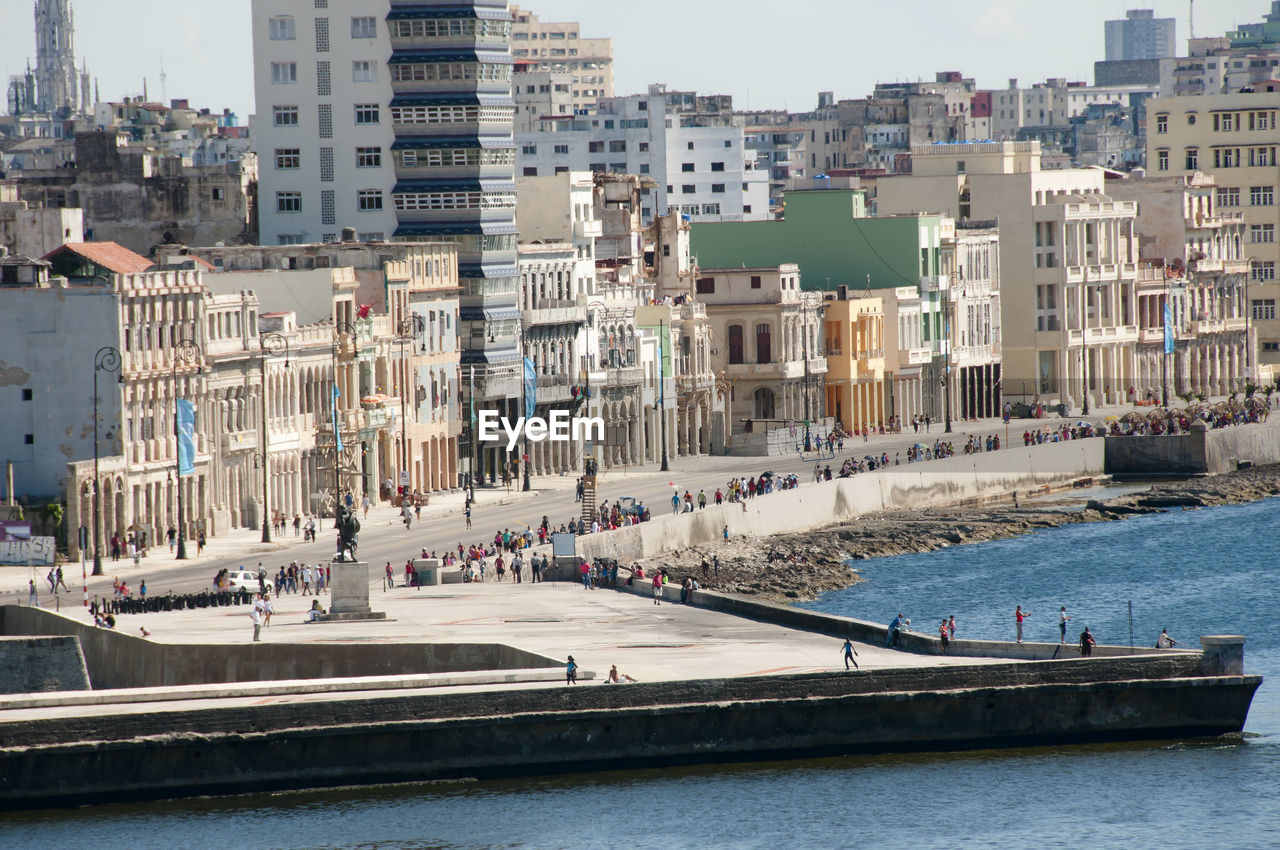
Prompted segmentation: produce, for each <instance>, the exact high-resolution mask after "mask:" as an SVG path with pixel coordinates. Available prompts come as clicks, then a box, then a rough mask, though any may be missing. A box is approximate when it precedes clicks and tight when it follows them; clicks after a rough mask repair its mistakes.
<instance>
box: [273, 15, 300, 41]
mask: <svg viewBox="0 0 1280 850" xmlns="http://www.w3.org/2000/svg"><path fill="white" fill-rule="evenodd" d="M267 24H268V28H269V30H270V32H271V40H272V41H293V40H294V39H296V38H297V37H298V36H297V32H296V30H295V29H294V26H293V18H272V19H271V20H270V21H268V22H267Z"/></svg>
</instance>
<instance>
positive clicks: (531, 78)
mask: <svg viewBox="0 0 1280 850" xmlns="http://www.w3.org/2000/svg"><path fill="white" fill-rule="evenodd" d="M511 99H512V100H513V101H515V105H516V117H515V125H514V130H515V132H516V133H529V132H532V131H534V130H536V129H538V127H539V125H540V124H541V122H542V121H543V120H545V119H549V118H568V117H569V116H571V115H573V112H574V107H573V76H572V75H571V74H570V73H569V72H568V71H538V70H530V69H529V68H528V66H524V65H516V71H515V73H514V74H513V75H512V77H511Z"/></svg>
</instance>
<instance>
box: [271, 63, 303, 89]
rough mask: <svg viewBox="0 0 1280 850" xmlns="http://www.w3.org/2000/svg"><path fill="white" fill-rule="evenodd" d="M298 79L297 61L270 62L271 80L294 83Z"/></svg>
mask: <svg viewBox="0 0 1280 850" xmlns="http://www.w3.org/2000/svg"><path fill="white" fill-rule="evenodd" d="M297 81H298V63H297V62H272V63H271V82H273V83H284V84H288V83H296V82H297Z"/></svg>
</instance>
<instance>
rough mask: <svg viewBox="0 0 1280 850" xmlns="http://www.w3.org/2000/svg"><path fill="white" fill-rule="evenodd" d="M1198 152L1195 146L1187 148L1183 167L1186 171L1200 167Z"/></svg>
mask: <svg viewBox="0 0 1280 850" xmlns="http://www.w3.org/2000/svg"><path fill="white" fill-rule="evenodd" d="M1199 162H1200V153H1199V151H1198V150H1197V149H1196V148H1187V151H1186V160H1185V163H1184V167H1185V168H1186V169H1187V171H1195V170H1196V169H1197V168H1199V167H1200V165H1199Z"/></svg>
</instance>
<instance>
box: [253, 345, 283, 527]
mask: <svg viewBox="0 0 1280 850" xmlns="http://www.w3.org/2000/svg"><path fill="white" fill-rule="evenodd" d="M258 348H259V357H260V359H261V361H262V391H261V393H259V396H260V397H261V399H262V542H263V543H270V542H271V524H270V519H271V473H270V471H269V464H268V460H269V459H270V457H271V454H270V451H269V449H268V443H269V441H270V436H271V426H270V424H269V423H268V422H267V358H268V357H279V356H281V355H284V366H285V368H286V369H287V368H289V340H287V339H285V338H284V336H282V335H281V334H278V333H264V334H262V335H261V336H259V337H258Z"/></svg>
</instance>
